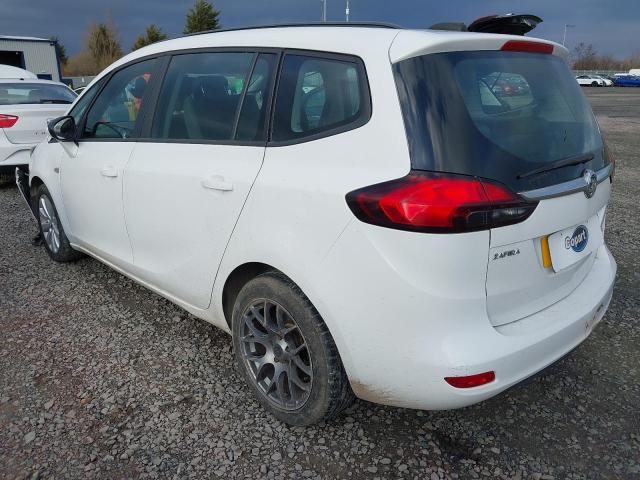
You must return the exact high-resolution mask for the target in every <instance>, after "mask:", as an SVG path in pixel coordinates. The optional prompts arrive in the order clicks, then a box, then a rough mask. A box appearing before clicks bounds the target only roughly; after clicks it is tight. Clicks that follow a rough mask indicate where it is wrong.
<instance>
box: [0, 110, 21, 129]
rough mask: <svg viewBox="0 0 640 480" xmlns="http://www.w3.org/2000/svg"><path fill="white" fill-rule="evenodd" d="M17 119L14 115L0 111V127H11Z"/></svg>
mask: <svg viewBox="0 0 640 480" xmlns="http://www.w3.org/2000/svg"><path fill="white" fill-rule="evenodd" d="M17 121H18V117H16V116H15V115H5V114H3V113H0V128H11V127H13V126H14V125H15V124H16V122H17Z"/></svg>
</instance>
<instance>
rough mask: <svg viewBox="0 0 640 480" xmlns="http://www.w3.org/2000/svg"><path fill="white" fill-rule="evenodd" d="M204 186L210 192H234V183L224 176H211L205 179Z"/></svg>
mask: <svg viewBox="0 0 640 480" xmlns="http://www.w3.org/2000/svg"><path fill="white" fill-rule="evenodd" d="M202 186H203V187H204V188H208V189H210V190H221V191H223V192H228V191H230V190H233V183H231V182H230V181H229V180H227V179H226V178H224V177H223V176H222V175H211V176H210V177H208V178H205V179H204V180H202Z"/></svg>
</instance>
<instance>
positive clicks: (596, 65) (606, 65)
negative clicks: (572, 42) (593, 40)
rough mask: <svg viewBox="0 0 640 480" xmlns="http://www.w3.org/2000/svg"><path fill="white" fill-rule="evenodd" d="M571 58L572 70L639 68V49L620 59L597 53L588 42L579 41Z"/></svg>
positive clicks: (624, 69) (624, 70)
mask: <svg viewBox="0 0 640 480" xmlns="http://www.w3.org/2000/svg"><path fill="white" fill-rule="evenodd" d="M571 60H572V67H573V69H574V70H602V71H612V70H617V71H618V72H628V71H629V70H631V69H632V68H640V51H638V52H636V53H634V54H632V55H631V56H629V57H627V58H622V59H621V58H616V57H614V56H613V55H608V54H604V55H603V54H599V53H598V52H597V51H596V49H595V47H594V46H593V45H592V44H590V43H589V44H586V43H579V44H578V45H576V47H575V48H574V49H573V51H572V52H571Z"/></svg>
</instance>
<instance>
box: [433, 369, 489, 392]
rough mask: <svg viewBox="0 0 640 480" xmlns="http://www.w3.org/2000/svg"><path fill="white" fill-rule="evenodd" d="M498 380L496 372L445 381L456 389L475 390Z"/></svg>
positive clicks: (446, 379)
mask: <svg viewBox="0 0 640 480" xmlns="http://www.w3.org/2000/svg"><path fill="white" fill-rule="evenodd" d="M495 379H496V372H493V371H491V372H484V373H478V374H476V375H468V376H466V377H445V378H444V381H445V382H447V383H448V384H449V385H451V386H452V387H456V388H473V387H479V386H480V385H485V384H487V383H491V382H493V381H494V380H495Z"/></svg>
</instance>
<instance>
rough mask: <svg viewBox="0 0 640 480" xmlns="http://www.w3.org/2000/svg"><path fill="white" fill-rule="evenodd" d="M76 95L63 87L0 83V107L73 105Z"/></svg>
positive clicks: (43, 84)
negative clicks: (39, 104)
mask: <svg viewBox="0 0 640 480" xmlns="http://www.w3.org/2000/svg"><path fill="white" fill-rule="evenodd" d="M75 99H76V94H75V93H73V92H72V91H71V90H69V89H68V88H67V87H65V86H63V85H53V84H47V83H0V105H22V104H35V103H73V101H74V100H75Z"/></svg>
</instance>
